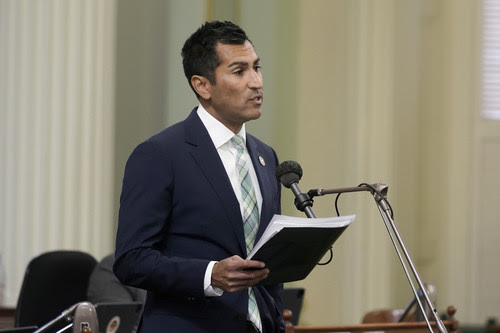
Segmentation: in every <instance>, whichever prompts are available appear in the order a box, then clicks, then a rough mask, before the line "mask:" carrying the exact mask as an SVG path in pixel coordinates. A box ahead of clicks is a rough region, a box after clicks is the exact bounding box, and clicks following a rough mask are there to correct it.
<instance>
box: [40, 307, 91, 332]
mask: <svg viewBox="0 0 500 333" xmlns="http://www.w3.org/2000/svg"><path fill="white" fill-rule="evenodd" d="M59 325H67V326H66V327H64V328H63V329H62V330H66V329H67V328H69V327H71V326H73V330H72V333H98V332H99V322H98V320H97V312H96V310H95V307H94V305H93V304H92V303H89V302H79V303H76V304H73V305H72V306H71V307H69V308H68V309H66V310H64V311H63V312H61V314H60V315H59V316H57V317H56V318H54V319H52V320H51V321H49V322H48V323H46V324H45V325H43V326H42V327H40V328H39V329H37V330H36V331H35V332H34V333H42V332H54V331H55V327H58V326H59Z"/></svg>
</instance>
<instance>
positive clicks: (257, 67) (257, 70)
mask: <svg viewBox="0 0 500 333" xmlns="http://www.w3.org/2000/svg"><path fill="white" fill-rule="evenodd" d="M261 68H262V67H261V66H260V65H255V66H253V69H254V71H256V72H259V71H260V69H261Z"/></svg>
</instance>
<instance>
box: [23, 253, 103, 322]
mask: <svg viewBox="0 0 500 333" xmlns="http://www.w3.org/2000/svg"><path fill="white" fill-rule="evenodd" d="M96 264H97V261H96V259H95V258H94V257H93V256H91V255H90V254H88V253H84V252H80V251H65V250H62V251H52V252H47V253H43V254H41V255H39V256H38V257H35V258H33V259H32V260H31V261H30V263H29V264H28V267H27V269H26V273H25V275H24V280H23V284H22V286H21V292H20V294H19V298H18V302H17V307H16V311H15V326H16V327H22V326H32V325H34V326H38V327H41V326H43V325H44V324H46V323H47V322H49V321H51V320H52V319H54V318H56V317H57V316H59V315H60V314H61V312H63V311H64V310H66V309H67V308H69V307H71V306H72V305H73V304H76V303H78V302H83V301H85V300H86V294H87V286H88V282H89V276H90V274H91V273H92V270H93V269H94V266H95V265H96Z"/></svg>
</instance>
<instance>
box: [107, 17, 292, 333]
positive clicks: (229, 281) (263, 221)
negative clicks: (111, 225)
mask: <svg viewBox="0 0 500 333" xmlns="http://www.w3.org/2000/svg"><path fill="white" fill-rule="evenodd" d="M182 56H183V66H184V72H185V75H186V77H187V79H188V82H189V84H190V86H191V88H192V90H193V91H194V93H195V94H196V96H197V98H198V100H199V102H200V104H199V105H198V107H196V108H194V109H193V110H192V111H191V113H190V115H189V116H188V117H187V118H186V119H185V120H184V121H181V122H179V123H177V124H175V125H173V126H170V127H168V128H166V129H164V130H163V131H161V132H160V133H158V134H156V135H154V136H153V137H151V138H149V139H148V140H146V141H145V142H143V143H141V144H140V145H139V146H138V147H137V148H136V149H135V150H134V151H133V153H132V154H131V156H130V158H129V160H128V162H127V165H126V168H125V174H124V178H123V188H122V195H121V199H120V213H119V225H118V232H117V239H116V251H115V263H114V272H115V274H116V276H117V277H118V278H119V279H120V281H121V282H123V283H124V284H127V285H131V286H134V287H138V288H142V289H146V290H147V298H146V303H145V306H144V312H143V316H142V319H141V323H140V327H139V331H140V332H180V333H191V332H192V333H197V332H200V333H201V332H214V333H225V332H228V333H233V332H262V333H270V332H284V331H285V325H284V322H283V318H282V312H283V305H282V292H283V286H282V285H281V284H271V285H257V283H258V282H260V281H261V280H263V279H265V278H266V276H267V275H268V274H269V270H268V269H267V268H265V263H264V262H260V261H254V260H245V258H246V256H247V250H246V244H245V234H244V230H243V218H242V210H243V204H242V202H241V201H242V194H241V185H240V180H239V176H238V172H237V167H236V159H237V157H236V154H237V148H236V147H235V145H234V144H233V143H232V142H231V138H232V137H233V136H235V135H236V134H238V135H240V136H242V137H243V139H244V142H245V143H246V147H245V153H247V154H248V156H249V158H250V160H251V163H250V164H251V165H250V170H249V174H250V177H251V179H252V185H253V188H254V189H255V193H256V199H257V200H256V201H257V206H258V212H259V214H260V219H259V225H258V231H257V236H256V240H258V239H259V237H260V236H261V235H262V232H263V231H264V230H265V228H266V226H267V225H268V223H269V221H270V220H271V217H272V216H273V215H274V214H279V213H280V199H281V197H280V193H281V192H280V190H281V189H280V185H279V183H278V181H277V180H276V177H275V175H274V172H275V169H276V166H277V165H278V158H277V156H276V153H275V152H274V150H273V149H272V148H271V147H269V146H267V145H266V144H264V143H263V142H261V141H260V140H258V139H257V138H255V137H253V136H251V135H249V134H247V133H246V131H245V123H246V122H247V121H249V120H253V119H258V118H259V117H260V115H261V106H262V101H263V81H262V74H261V71H260V59H259V57H258V56H257V54H256V52H255V50H254V47H253V44H252V42H251V41H250V40H249V39H248V37H247V35H246V34H245V32H244V31H243V30H242V29H241V28H240V27H238V26H237V25H235V24H233V23H231V22H219V21H214V22H207V23H205V24H204V25H203V26H201V27H200V28H199V29H198V30H197V31H196V32H195V33H194V34H193V35H192V36H191V37H190V38H189V39H188V40H187V41H186V42H185V44H184V47H183V49H182ZM249 288H251V289H250V290H251V291H253V294H254V295H255V300H256V303H257V305H258V316H257V318H259V319H258V322H257V323H255V322H254V323H252V322H251V321H250V320H249V315H248V312H249V310H248V303H249Z"/></svg>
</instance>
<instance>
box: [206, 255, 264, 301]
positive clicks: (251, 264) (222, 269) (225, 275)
mask: <svg viewBox="0 0 500 333" xmlns="http://www.w3.org/2000/svg"><path fill="white" fill-rule="evenodd" d="M268 274H269V269H267V268H265V264H264V262H262V261H257V260H245V259H242V258H241V257H239V256H236V255H235V256H232V257H229V258H226V259H224V260H221V261H219V262H218V263H216V264H215V266H214V268H213V270H212V287H217V288H220V289H222V290H224V291H226V292H236V291H240V290H244V289H247V288H249V287H252V286H254V285H256V284H257V283H258V282H260V281H262V280H264V279H265V278H266V277H267V276H268Z"/></svg>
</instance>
